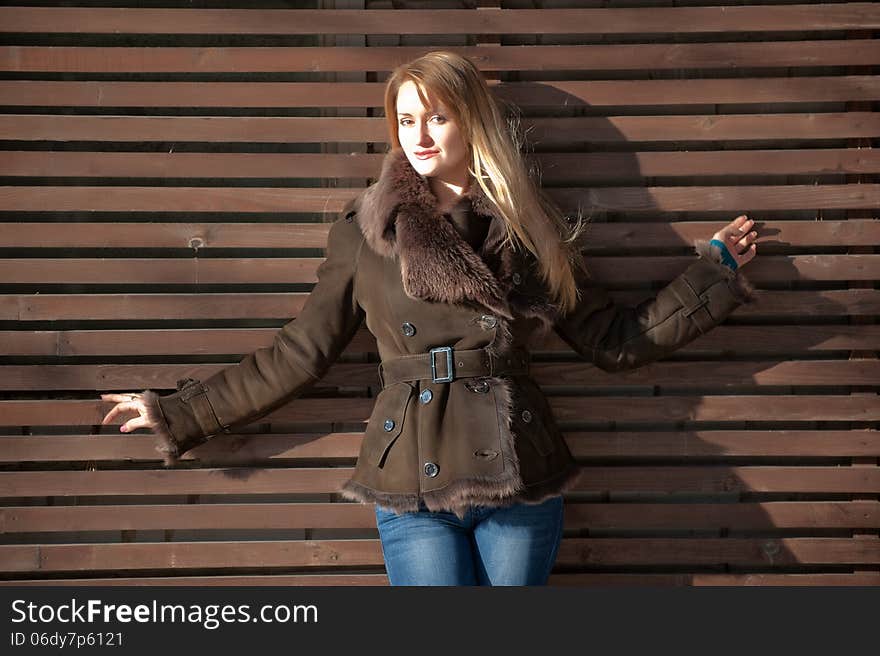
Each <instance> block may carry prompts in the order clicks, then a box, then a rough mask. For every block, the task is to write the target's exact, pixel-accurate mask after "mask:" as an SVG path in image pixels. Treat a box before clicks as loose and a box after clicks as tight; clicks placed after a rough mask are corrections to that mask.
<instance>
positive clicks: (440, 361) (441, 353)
mask: <svg viewBox="0 0 880 656" xmlns="http://www.w3.org/2000/svg"><path fill="white" fill-rule="evenodd" d="M530 359H531V358H530V354H529V352H528V351H527V350H526V349H521V348H515V349H511V350H510V352H509V353H507V354H505V355H502V356H492V355H490V354H489V352H488V351H487V350H486V349H484V348H478V349H463V350H456V349H453V348H452V347H451V346H439V347H437V348H433V349H431V350H430V352H428V353H419V354H418V355H402V356H400V357H399V358H394V359H391V360H384V361H383V362H382V364H380V365H379V380H380V381H381V383H382V387H383V388H385V387H388V386H389V385H393V384H394V383H399V382H402V381H415V380H430V381H431V382H434V383H448V382H450V381H453V380H456V379H458V378H472V377H475V376H495V375H499V374H527V373H528V372H529V361H530Z"/></svg>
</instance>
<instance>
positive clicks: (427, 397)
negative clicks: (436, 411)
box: [419, 389, 434, 403]
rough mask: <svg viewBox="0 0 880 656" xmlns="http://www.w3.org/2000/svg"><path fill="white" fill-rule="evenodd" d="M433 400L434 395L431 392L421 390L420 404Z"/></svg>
mask: <svg viewBox="0 0 880 656" xmlns="http://www.w3.org/2000/svg"><path fill="white" fill-rule="evenodd" d="M433 398H434V395H433V394H432V393H431V390H429V389H426V390H422V393H421V394H419V401H421V402H422V403H430V402H431V399H433Z"/></svg>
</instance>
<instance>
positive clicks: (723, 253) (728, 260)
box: [709, 239, 738, 271]
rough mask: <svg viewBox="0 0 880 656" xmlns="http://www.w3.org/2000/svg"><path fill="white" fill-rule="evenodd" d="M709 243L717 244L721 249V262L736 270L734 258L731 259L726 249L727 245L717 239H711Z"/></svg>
mask: <svg viewBox="0 0 880 656" xmlns="http://www.w3.org/2000/svg"><path fill="white" fill-rule="evenodd" d="M709 243H710V244H712V245H714V246H717V247H718V248H719V249H720V250H721V262H722V263H723V264H726V265H727V266H729V267H730V268H731V269H733V270H734V271H736V267H737V266H738V265H737V263H736V260H734V259H733V255H731V254H730V251H729V250H727V246H726V245H725V244H724V242H723V241H721V240H719V239H713V240H712V241H710V242H709Z"/></svg>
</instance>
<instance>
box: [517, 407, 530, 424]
mask: <svg viewBox="0 0 880 656" xmlns="http://www.w3.org/2000/svg"><path fill="white" fill-rule="evenodd" d="M520 416H521V417H522V420H523V421H524V422H526V423H529V422H530V421H531V420H532V413H531V412H529V411H528V410H523V411H522V415H520Z"/></svg>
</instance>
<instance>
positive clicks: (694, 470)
mask: <svg viewBox="0 0 880 656" xmlns="http://www.w3.org/2000/svg"><path fill="white" fill-rule="evenodd" d="M581 471H582V474H581V476H580V479H579V481H578V484H577V485H576V486H575V488H574V490H573V491H578V492H642V493H658V494H670V493H699V494H713V493H719V492H787V493H828V494H876V493H877V490H878V489H880V487H878V486H880V467H860V466H852V467H822V466H804V465H802V466H797V467H794V466H792V467H784V466H730V465H723V466H721V465H718V466H711V465H690V466H684V465H682V466H650V467H649V466H620V467H591V466H585V467H582V468H581ZM352 473H353V469H350V468H348V467H330V468H297V469H287V468H285V469H266V468H261V467H252V468H251V467H235V468H233V469H229V468H217V469H213V468H205V469H178V470H175V469H167V470H165V469H147V470H107V471H102V470H86V471H74V470H72V471H45V472H42V471H4V472H0V497H12V498H24V497H50V496H58V497H70V496H94V497H100V496H105V495H123V496H138V497H143V496H150V495H153V496H155V495H157V494H158V495H159V496H167V495H184V494H330V493H335V492H338V491H339V488H340V486H341V485H342V484H343V483H344V482H345V481H347V480H348V478H349V477H350V476H351V475H352ZM159 493H161V494H159Z"/></svg>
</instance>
